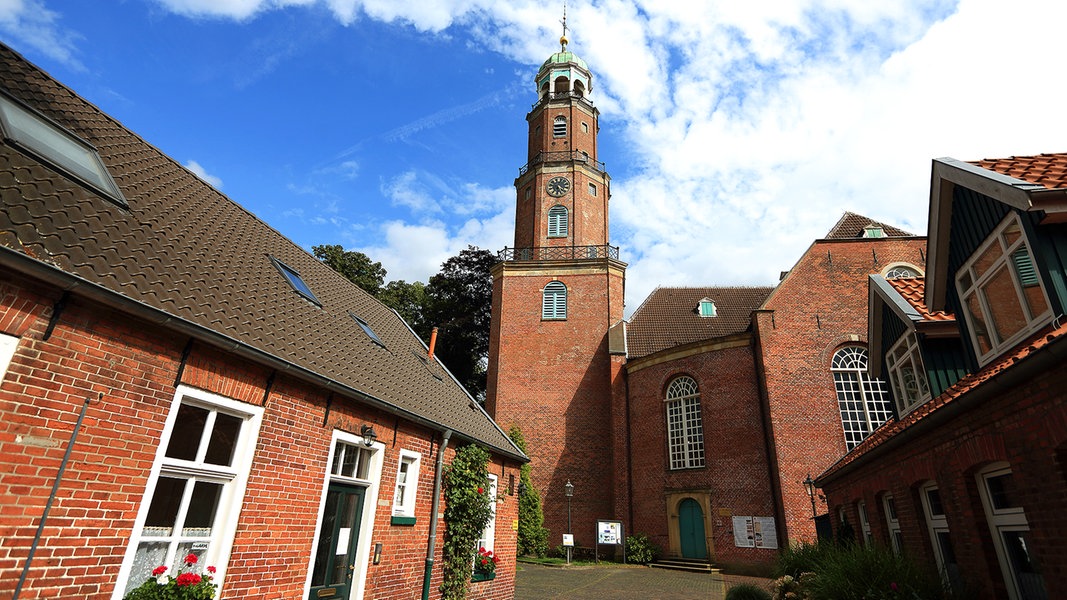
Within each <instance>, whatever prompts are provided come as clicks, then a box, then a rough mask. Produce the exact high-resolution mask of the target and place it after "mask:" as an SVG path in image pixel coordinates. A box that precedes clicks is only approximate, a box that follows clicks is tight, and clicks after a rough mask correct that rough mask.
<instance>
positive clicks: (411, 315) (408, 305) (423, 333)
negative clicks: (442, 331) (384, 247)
mask: <svg viewBox="0 0 1067 600" xmlns="http://www.w3.org/2000/svg"><path fill="white" fill-rule="evenodd" d="M378 299H379V300H381V301H382V304H384V305H386V306H388V307H389V308H392V309H395V310H396V312H398V313H400V316H401V317H404V320H405V321H407V322H408V325H410V326H411V328H412V329H414V330H415V333H416V334H418V336H419V337H420V338H422V339H424V340H425V339H427V338H428V336H429V333H430V331H429V330H430V328H429V326H428V325H427V324H426V315H425V312H426V284H424V283H423V282H421V281H413V282H411V283H408V282H406V281H404V280H403V279H398V280H396V281H390V282H389V283H387V284H386V285H385V287H383V288H382V289H381V291H380V292H379V293H378Z"/></svg>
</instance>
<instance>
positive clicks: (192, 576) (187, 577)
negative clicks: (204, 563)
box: [175, 573, 201, 586]
mask: <svg viewBox="0 0 1067 600" xmlns="http://www.w3.org/2000/svg"><path fill="white" fill-rule="evenodd" d="M200 579H201V578H200V576H199V575H197V574H196V573H182V574H181V575H178V577H176V578H175V582H176V583H177V584H178V585H180V586H187V585H196V584H198V583H200Z"/></svg>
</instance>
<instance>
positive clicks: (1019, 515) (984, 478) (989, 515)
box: [975, 462, 1048, 600]
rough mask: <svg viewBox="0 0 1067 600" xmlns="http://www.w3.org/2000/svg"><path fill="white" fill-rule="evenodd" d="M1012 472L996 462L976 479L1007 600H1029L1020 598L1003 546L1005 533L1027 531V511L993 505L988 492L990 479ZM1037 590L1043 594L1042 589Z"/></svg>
mask: <svg viewBox="0 0 1067 600" xmlns="http://www.w3.org/2000/svg"><path fill="white" fill-rule="evenodd" d="M1011 472H1012V471H1011V467H1010V466H1009V465H1008V463H1006V462H999V463H994V464H991V465H989V466H988V467H986V468H984V469H982V470H981V471H979V472H978V474H977V475H976V476H975V477H976V478H977V480H978V494H979V496H981V498H982V508H983V509H985V517H986V522H987V523H988V524H989V533H990V535H991V536H992V537H993V547H994V548H995V549H996V551H997V562H998V563H999V564H1000V572H1001V575H1002V576H1003V578H1004V585H1005V587H1007V588H1008V598H1009V600H1029V599H1030V598H1032V596H1024V595H1023V589H1022V587H1023V586H1022V582H1021V581H1020V580H1019V574H1018V573H1016V571H1015V569H1014V568H1013V566H1012V561H1011V558H1010V557H1009V556H1008V551H1007V548H1006V547H1005V544H1004V534H1005V533H1012V532H1026V531H1030V525H1029V523H1027V522H1026V512H1025V511H1024V510H1023V507H1021V506H1003V507H997V506H994V504H993V498H992V492H991V491H990V489H989V480H990V479H993V478H996V477H1002V476H1004V475H1010V474H1011ZM1041 586H1042V588H1044V580H1041ZM1035 591H1037V590H1035ZM1040 591H1042V592H1043V591H1044V589H1042V590H1040ZM1047 597H1048V594H1047V592H1045V598H1047Z"/></svg>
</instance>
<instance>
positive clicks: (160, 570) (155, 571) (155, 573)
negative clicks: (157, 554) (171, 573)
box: [152, 565, 167, 577]
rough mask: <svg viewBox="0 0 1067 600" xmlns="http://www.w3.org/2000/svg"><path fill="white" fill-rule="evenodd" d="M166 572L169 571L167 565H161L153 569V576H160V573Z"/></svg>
mask: <svg viewBox="0 0 1067 600" xmlns="http://www.w3.org/2000/svg"><path fill="white" fill-rule="evenodd" d="M166 572H167V567H164V566H162V565H160V566H158V567H156V568H154V569H152V577H159V576H160V575H162V574H164V573H166Z"/></svg>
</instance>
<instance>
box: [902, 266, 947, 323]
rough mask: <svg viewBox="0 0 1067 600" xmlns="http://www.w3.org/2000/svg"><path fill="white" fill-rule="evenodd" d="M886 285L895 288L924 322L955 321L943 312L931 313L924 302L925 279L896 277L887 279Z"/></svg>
mask: <svg viewBox="0 0 1067 600" xmlns="http://www.w3.org/2000/svg"><path fill="white" fill-rule="evenodd" d="M886 283H888V284H889V285H890V286H892V287H893V289H894V290H896V291H897V293H898V294H900V295H901V297H903V298H904V300H906V301H907V302H908V304H910V305H911V306H912V308H914V309H915V310H916V312H918V313H919V316H920V317H922V318H923V320H924V321H955V320H956V317H954V316H952V315H951V314H949V313H947V312H945V311H943V310H935V311H930V310H929V309H927V308H926V303H925V302H924V301H923V289H924V287H925V279H924V278H922V277H896V278H894V279H887V280H886Z"/></svg>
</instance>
